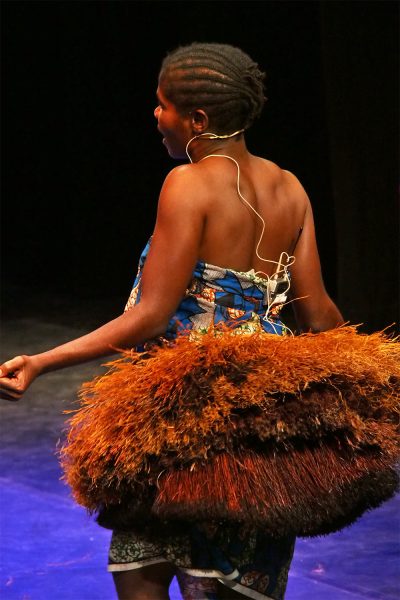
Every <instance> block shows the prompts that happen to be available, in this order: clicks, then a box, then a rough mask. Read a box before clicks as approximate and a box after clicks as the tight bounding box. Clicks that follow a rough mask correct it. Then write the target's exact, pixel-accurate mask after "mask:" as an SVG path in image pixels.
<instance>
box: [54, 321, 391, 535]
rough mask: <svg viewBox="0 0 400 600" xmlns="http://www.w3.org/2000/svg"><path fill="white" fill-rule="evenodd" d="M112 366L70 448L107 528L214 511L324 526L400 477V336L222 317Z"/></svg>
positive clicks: (73, 471) (86, 404) (357, 510)
mask: <svg viewBox="0 0 400 600" xmlns="http://www.w3.org/2000/svg"><path fill="white" fill-rule="evenodd" d="M106 366H108V368H109V370H108V372H107V373H106V374H105V375H104V376H101V377H97V378H95V379H94V380H93V381H90V382H88V383H85V384H84V385H83V387H82V389H81V391H80V398H81V407H80V408H79V409H78V410H77V411H73V413H74V414H73V415H72V417H70V419H69V423H68V425H69V431H68V435H67V439H66V442H65V444H64V446H63V447H62V449H61V463H62V466H63V469H64V473H65V475H64V478H65V480H66V481H67V483H68V484H69V485H70V486H71V488H72V491H73V495H74V497H75V499H76V500H77V502H78V503H80V504H82V505H83V506H85V507H87V509H88V510H89V511H90V512H91V513H97V520H98V522H99V523H100V524H101V525H103V526H104V527H109V528H117V529H129V528H130V527H131V526H132V527H133V526H135V527H136V526H137V524H138V523H147V524H149V523H160V524H162V523H166V522H171V521H173V522H174V524H175V525H174V526H176V524H177V523H179V522H182V523H186V522H187V521H193V520H202V521H204V520H206V521H207V520H208V521H211V520H213V521H218V522H241V523H244V524H251V525H254V526H255V527H262V528H263V530H264V531H265V532H266V533H270V534H271V535H273V536H277V537H279V536H286V535H296V536H302V537H306V536H314V535H321V534H327V533H330V532H333V531H337V530H339V529H341V528H343V527H345V526H347V525H350V524H351V523H353V522H354V521H355V520H356V519H357V518H359V517H360V516H361V515H362V514H363V513H364V512H365V511H366V510H369V509H372V508H375V507H377V506H379V505H380V504H381V503H382V502H384V501H386V500H388V499H389V498H391V497H392V496H393V495H394V494H395V492H396V491H397V490H398V489H399V487H398V486H399V477H398V472H397V468H396V465H397V460H398V457H399V408H400V407H399V399H400V344H399V341H398V339H397V338H394V337H393V336H392V337H390V336H388V335H386V334H385V333H384V332H378V333H372V334H362V333H359V332H358V330H357V327H356V326H350V325H346V326H342V327H338V328H336V329H334V330H330V331H326V332H322V333H318V334H311V333H308V334H303V335H300V336H296V337H281V336H278V335H272V334H266V333H254V334H251V335H243V334H238V333H237V332H235V331H234V330H229V329H227V328H223V329H221V328H218V329H215V330H213V331H209V332H208V333H206V334H203V335H199V336H198V337H196V338H195V339H193V338H192V337H191V336H188V335H182V336H180V337H178V338H177V339H176V340H175V341H174V342H173V343H165V344H164V345H161V346H154V347H153V348H152V349H151V350H150V351H148V352H145V353H135V352H125V353H123V354H122V355H121V357H120V358H119V359H117V360H115V361H113V362H110V363H108V364H107V365H106Z"/></svg>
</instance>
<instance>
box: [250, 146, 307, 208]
mask: <svg viewBox="0 0 400 600" xmlns="http://www.w3.org/2000/svg"><path fill="white" fill-rule="evenodd" d="M257 158H258V159H259V160H260V161H261V163H260V164H261V165H262V168H263V170H264V172H265V174H266V176H267V177H268V178H269V179H270V180H271V182H272V184H273V185H274V187H275V189H276V190H277V191H278V192H280V193H281V194H283V195H284V196H285V197H286V198H287V199H288V200H290V201H292V202H293V203H294V204H296V205H297V206H299V207H304V209H306V208H307V206H308V205H309V202H310V201H309V198H308V196H307V193H306V191H305V189H304V187H303V185H302V184H301V182H300V180H299V179H298V178H297V177H296V175H294V174H293V173H292V172H290V171H287V170H286V169H282V168H281V167H280V166H279V165H277V164H276V163H274V162H272V161H271V160H268V159H265V158H260V157H257Z"/></svg>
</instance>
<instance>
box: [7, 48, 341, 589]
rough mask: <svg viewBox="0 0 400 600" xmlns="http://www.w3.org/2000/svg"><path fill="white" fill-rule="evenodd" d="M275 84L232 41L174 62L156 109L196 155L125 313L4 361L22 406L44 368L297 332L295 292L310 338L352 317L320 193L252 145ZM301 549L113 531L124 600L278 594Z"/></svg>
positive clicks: (241, 538) (163, 200) (179, 155)
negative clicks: (333, 290)
mask: <svg viewBox="0 0 400 600" xmlns="http://www.w3.org/2000/svg"><path fill="white" fill-rule="evenodd" d="M263 79H264V74H263V73H262V72H261V71H260V70H259V68H258V66H257V65H256V64H255V63H254V62H253V61H252V60H251V58H250V57H249V56H247V55H246V54H245V53H244V52H242V51H241V50H240V49H238V48H235V47H232V46H229V45H223V44H202V43H201V44H200V43H195V44H191V45H189V46H185V47H181V48H178V49H176V50H175V51H173V52H171V53H170V54H168V55H167V56H166V58H165V59H164V61H163V63H162V67H161V71H160V75H159V82H158V89H157V98H158V105H157V107H156V109H155V111H154V115H155V118H156V121H157V127H158V130H159V132H160V134H161V135H162V137H163V144H164V145H165V146H166V148H167V151H168V153H169V155H170V156H171V157H173V158H176V159H184V158H189V161H190V162H189V163H188V164H185V165H180V166H178V167H176V168H174V169H172V170H171V172H170V173H169V174H168V176H167V177H166V179H165V182H164V184H163V186H162V189H161V193H160V198H159V204H158V213H157V219H156V224H155V228H154V232H153V235H152V237H151V240H150V241H149V244H148V245H147V246H146V249H145V251H144V253H143V255H142V257H141V262H140V269H139V273H138V277H137V280H136V282H135V285H134V288H133V291H132V294H131V297H130V299H129V301H128V304H127V307H126V311H125V312H124V314H122V315H121V316H119V317H117V318H116V319H114V320H112V321H110V322H108V323H106V324H105V325H103V326H102V327H100V328H99V329H96V330H95V331H92V332H91V333H89V334H87V335H84V336H83V337H80V338H78V339H75V340H72V341H70V342H68V343H66V344H63V345H61V346H58V347H56V348H54V349H51V350H48V351H46V352H43V353H40V354H37V355H34V356H25V355H23V356H18V357H16V358H13V359H12V360H9V361H7V362H5V363H4V364H3V365H2V366H1V379H0V383H1V395H2V397H3V398H5V399H7V400H18V399H19V398H20V397H21V396H22V394H23V393H24V392H25V391H26V390H27V388H28V387H29V385H30V384H31V383H32V382H33V381H34V379H35V378H36V377H38V376H39V375H42V374H43V373H47V372H49V371H53V370H56V369H61V368H64V367H69V366H72V365H76V364H80V363H83V362H85V361H89V360H92V359H95V358H98V357H100V356H107V355H110V354H113V353H115V349H116V348H132V347H137V348H141V349H143V347H144V348H146V349H148V348H149V347H151V344H150V346H149V344H148V342H149V341H151V340H154V339H163V340H165V339H166V340H169V341H173V340H175V339H176V337H177V336H178V334H179V333H180V332H182V331H187V330H189V332H191V335H192V336H193V337H194V339H196V332H197V333H199V332H203V333H204V332H205V331H208V330H209V329H210V328H212V327H213V325H215V324H217V323H220V322H222V323H225V324H228V325H229V326H233V327H234V328H236V329H238V331H243V332H244V333H248V332H253V331H257V332H260V331H261V332H267V333H276V334H284V333H287V328H285V326H284V325H283V324H282V323H281V322H280V320H279V309H280V307H281V306H282V305H283V304H284V303H285V302H287V297H288V296H289V294H290V297H291V299H292V300H295V301H294V302H293V308H294V312H295V318H296V323H297V328H298V331H299V332H301V331H312V332H321V331H325V330H329V329H332V328H336V327H337V326H338V325H340V324H342V323H343V318H342V315H341V314H340V311H339V310H338V308H337V307H336V306H335V304H334V303H333V301H332V300H331V298H330V297H329V296H328V294H327V292H326V290H325V287H324V283H323V279H322V276H321V268H320V261H319V257H318V250H317V244H316V239H315V232H314V223H313V215H312V209H311V205H310V202H309V199H308V198H307V194H306V193H305V191H304V189H303V187H302V186H301V184H300V183H299V181H298V180H297V179H296V177H295V176H294V175H292V174H291V173H289V172H288V171H285V170H283V169H281V168H280V167H278V166H277V165H276V164H274V163H272V162H271V161H269V160H266V159H263V158H260V157H258V156H254V155H252V154H251V153H250V152H249V151H248V150H247V148H246V143H245V130H246V129H248V128H249V127H250V126H251V125H252V124H253V122H254V121H255V120H256V118H257V117H258V116H259V115H260V113H261V111H262V108H263V105H264V100H265V98H264V88H263ZM289 288H290V290H289ZM105 520H106V519H105ZM100 522H101V520H100ZM293 545H294V538H293V536H282V537H281V538H275V539H272V538H270V537H268V536H267V535H264V533H263V532H262V531H257V530H256V529H255V528H248V527H247V528H245V527H243V528H241V527H239V526H237V527H236V528H235V527H233V528H232V524H231V525H229V526H228V525H227V524H224V523H216V522H214V521H212V520H211V521H209V522H204V520H203V521H199V522H198V523H192V524H191V525H188V526H187V530H186V531H185V530H183V531H182V530H180V531H177V532H176V535H175V536H174V535H173V533H169V534H168V535H166V534H165V533H162V532H159V535H158V537H157V532H154V530H153V532H152V535H150V536H147V533H146V531H139V530H137V531H135V524H134V523H133V524H132V526H131V527H129V530H126V531H124V530H123V529H122V530H121V529H118V530H115V531H114V534H113V538H112V544H111V550H110V570H111V571H112V573H113V576H114V580H115V585H116V589H117V592H118V597H119V598H121V599H122V598H124V599H136V598H141V599H144V598H148V599H150V598H151V599H152V600H156V599H157V598H160V599H161V598H167V597H168V586H169V584H170V582H171V580H172V578H173V576H174V575H175V574H177V576H178V580H179V582H180V584H181V588H182V593H183V595H184V597H185V598H187V599H188V600H189V599H191V598H193V599H194V598H217V597H218V598H234V597H243V596H249V597H251V598H259V599H267V598H274V599H276V600H277V599H281V598H283V596H284V590H285V586H286V579H287V571H288V568H289V564H290V559H291V555H292V552H293ZM221 582H222V583H221Z"/></svg>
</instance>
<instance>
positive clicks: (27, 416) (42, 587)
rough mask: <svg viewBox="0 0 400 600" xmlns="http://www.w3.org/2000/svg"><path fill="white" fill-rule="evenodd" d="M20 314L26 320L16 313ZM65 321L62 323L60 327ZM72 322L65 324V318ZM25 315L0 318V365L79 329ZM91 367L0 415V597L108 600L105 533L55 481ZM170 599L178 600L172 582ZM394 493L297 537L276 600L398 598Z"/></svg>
mask: <svg viewBox="0 0 400 600" xmlns="http://www.w3.org/2000/svg"><path fill="white" fill-rule="evenodd" d="M25 314H26V313H25ZM66 323H67V324H66ZM74 323H75V321H74ZM92 325H93V315H91V317H90V318H89V317H88V318H87V319H86V320H85V318H84V317H82V315H81V316H80V319H78V320H77V321H76V323H75V324H74V326H71V325H70V324H68V315H65V314H64V318H63V319H61V320H60V319H59V320H58V321H57V319H56V318H53V317H52V318H50V319H48V320H46V319H45V318H44V317H43V316H41V317H40V318H38V317H36V318H35V317H33V316H29V317H28V318H16V317H15V315H13V316H12V317H11V318H10V317H9V316H7V318H5V319H4V320H3V325H2V331H1V359H2V360H4V359H6V358H10V357H12V356H14V355H15V354H22V353H24V354H30V353H34V352H39V351H43V350H45V349H47V348H49V347H51V346H54V345H58V344H60V343H62V342H64V341H67V340H69V339H71V338H73V337H76V336H77V335H81V334H83V333H85V332H86V331H88V329H90V328H91V327H92ZM102 362H104V361H97V362H93V363H89V364H86V365H84V366H81V367H78V368H77V367H74V368H69V369H65V370H63V371H59V372H56V373H51V374H48V375H45V376H43V377H41V378H39V379H38V380H37V381H36V382H35V383H34V384H33V386H32V388H31V389H30V390H29V391H28V393H27V394H26V397H25V398H23V399H22V400H21V401H20V402H18V403H8V402H5V401H3V402H2V404H1V407H0V411H1V412H0V418H1V458H0V465H1V478H0V483H1V496H0V500H1V559H0V560H1V588H0V590H1V591H0V597H1V598H2V599H4V600H17V599H18V600H49V599H57V600H113V599H115V598H116V595H115V592H114V588H113V584H112V580H111V576H110V575H109V574H108V573H107V571H106V562H107V551H108V541H109V538H110V532H109V531H107V530H105V529H101V528H100V527H99V526H98V525H97V524H96V523H95V522H94V520H93V519H92V518H91V517H90V516H88V515H87V513H86V512H85V510H84V509H82V508H81V507H80V506H78V505H76V504H75V503H74V501H73V500H72V499H71V497H70V492H69V489H68V488H67V487H66V486H65V484H64V483H63V482H62V481H60V476H61V472H60V468H59V465H58V462H57V457H56V454H55V449H56V447H57V445H58V444H59V441H60V439H62V438H63V435H64V423H65V419H66V415H65V414H63V411H65V410H68V409H71V408H74V407H75V406H76V405H75V404H74V402H75V400H76V392H77V390H78V387H79V385H80V383H81V382H82V381H84V380H86V379H90V378H91V377H92V376H93V375H94V374H95V373H100V372H102V371H103V369H102V367H101V363H102ZM170 595H171V598H172V599H173V600H179V599H180V594H179V591H178V589H177V586H176V581H175V580H174V581H173V583H172V585H171V590H170ZM399 598H400V496H396V497H395V498H393V499H392V500H390V501H389V502H386V503H385V504H384V505H383V506H381V507H380V508H378V509H376V510H374V511H372V512H370V513H368V514H366V515H364V516H363V517H362V518H361V519H360V520H359V521H358V522H357V523H356V524H354V525H353V526H352V527H350V528H347V529H345V530H343V531H341V532H338V533H336V534H332V535H330V536H327V537H324V538H315V539H307V540H306V539H299V540H298V541H297V544H296V550H295V555H294V560H293V563H292V568H291V571H290V575H289V583H288V590H287V596H286V600H366V599H374V600H378V599H379V600H399Z"/></svg>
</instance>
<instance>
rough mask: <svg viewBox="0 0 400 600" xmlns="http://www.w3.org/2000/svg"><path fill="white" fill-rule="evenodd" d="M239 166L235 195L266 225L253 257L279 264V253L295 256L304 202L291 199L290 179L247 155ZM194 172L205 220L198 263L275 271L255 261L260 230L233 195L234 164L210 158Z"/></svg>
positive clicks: (289, 176)
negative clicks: (198, 180)
mask: <svg viewBox="0 0 400 600" xmlns="http://www.w3.org/2000/svg"><path fill="white" fill-rule="evenodd" d="M238 164H239V166H240V181H239V184H240V192H241V194H242V195H243V196H244V198H245V199H246V200H247V202H248V203H249V204H250V205H251V206H252V207H253V209H254V210H255V211H257V213H258V214H259V215H260V216H261V217H262V219H263V220H264V222H265V230H264V234H263V236H262V239H261V243H260V245H259V248H258V254H259V256H261V257H263V258H266V259H269V260H271V261H278V260H279V257H280V254H281V252H287V253H288V254H291V253H293V251H294V248H295V246H296V242H297V240H298V238H299V233H300V231H301V228H302V226H303V221H304V215H305V210H306V202H305V201H302V199H299V197H298V195H297V196H296V195H295V194H292V193H291V188H292V185H291V177H293V176H291V175H290V174H289V173H287V172H286V171H283V170H282V169H280V168H279V167H278V166H277V165H275V164H274V163H272V162H270V161H268V160H264V159H261V158H259V157H256V156H252V155H251V154H248V153H246V155H245V157H244V158H243V159H242V160H240V161H238ZM196 168H197V169H201V174H202V177H201V180H204V190H203V191H204V194H203V198H204V206H203V209H204V210H205V214H206V221H205V227H204V232H203V236H202V241H201V245H200V256H199V258H200V259H201V260H204V261H205V262H208V263H211V264H215V265H219V266H222V267H229V268H231V269H234V270H237V271H248V270H250V269H255V270H256V271H263V272H265V273H267V274H269V275H270V274H271V273H273V272H274V270H275V268H276V265H274V264H273V263H266V262H264V261H262V260H260V258H259V257H258V256H257V252H256V248H257V245H258V242H259V240H260V237H261V235H262V230H263V224H262V220H261V219H260V218H259V217H258V216H257V215H256V214H255V212H254V211H253V210H252V209H251V208H250V207H249V206H248V205H246V203H245V201H243V200H242V199H241V198H240V196H239V194H238V190H237V172H238V169H237V166H236V164H235V163H234V162H233V161H232V160H229V159H228V158H223V157H209V158H206V159H203V160H202V161H200V162H199V163H197V165H196Z"/></svg>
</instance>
